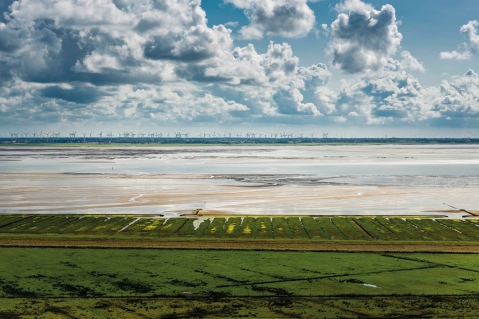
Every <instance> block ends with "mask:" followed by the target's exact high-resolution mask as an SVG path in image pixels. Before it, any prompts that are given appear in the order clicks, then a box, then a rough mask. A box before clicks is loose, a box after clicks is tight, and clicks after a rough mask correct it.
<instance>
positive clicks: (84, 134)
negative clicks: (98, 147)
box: [82, 133, 88, 143]
mask: <svg viewBox="0 0 479 319" xmlns="http://www.w3.org/2000/svg"><path fill="white" fill-rule="evenodd" d="M82 134H83V143H85V137H86V135H87V134H88V133H82Z"/></svg>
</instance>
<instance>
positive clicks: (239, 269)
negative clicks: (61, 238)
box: [0, 248, 479, 319]
mask: <svg viewBox="0 0 479 319" xmlns="http://www.w3.org/2000/svg"><path fill="white" fill-rule="evenodd" d="M0 256H2V258H1V260H0V318H15V319H16V318H32V319H33V318H42V319H46V318H233V317H234V318H239V317H245V318H254V317H257V318H408V317H409V318H417V317H420V318H477V317H479V307H478V306H477V298H478V296H479V286H478V285H477V282H478V281H479V255H476V254H430V253H429V254H426V253H389V254H386V253H382V254H379V253H345V252H271V251H233V250H232V251H211V250H164V249H163V250H145V249H141V250H138V249H72V248H0Z"/></svg>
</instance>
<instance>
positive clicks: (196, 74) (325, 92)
mask: <svg viewBox="0 0 479 319" xmlns="http://www.w3.org/2000/svg"><path fill="white" fill-rule="evenodd" d="M226 2H228V3H230V4H231V5H233V6H235V7H237V8H240V9H242V10H244V12H245V14H246V16H247V18H248V21H249V24H247V25H243V26H238V27H240V28H239V31H238V33H235V32H233V31H232V29H230V28H229V27H228V26H226V25H221V24H220V25H212V26H211V25H209V24H208V20H207V15H206V12H205V11H204V10H203V8H202V6H201V2H200V1H199V0H168V1H165V0H138V1H135V2H134V3H133V2H131V1H123V0H97V1H91V0H76V1H73V0H44V1H34V0H18V1H11V2H8V3H7V4H6V5H5V3H4V2H2V4H3V6H0V9H2V10H4V13H3V19H2V20H0V122H1V123H4V124H5V123H9V124H11V123H16V124H18V125H21V124H23V125H26V124H33V123H37V124H38V123H39V124H49V123H50V124H52V125H53V124H55V123H71V124H72V125H74V124H81V123H92V122H95V123H107V122H110V123H111V122H117V121H123V122H127V123H128V122H129V123H135V122H136V121H139V120H147V121H150V122H151V123H170V124H171V123H187V124H191V123H193V124H195V123H203V124H204V123H212V124H211V125H218V124H225V125H234V124H241V123H251V122H255V123H285V124H320V125H325V124H326V125H328V124H334V125H358V126H361V125H402V124H405V123H406V124H407V123H409V124H411V123H423V122H426V123H428V125H442V124H441V123H445V122H446V121H449V122H454V123H455V125H458V126H460V125H469V124H471V123H472V124H474V123H475V124H477V118H478V115H479V99H478V98H479V79H478V75H477V73H475V71H473V70H469V71H467V72H466V73H465V74H464V75H461V76H454V77H452V78H451V79H450V80H448V81H444V82H443V83H442V84H441V86H440V87H429V88H424V87H422V86H421V84H420V83H419V81H418V80H417V79H416V78H415V76H414V73H416V72H426V70H425V68H424V66H423V65H422V63H421V62H420V61H418V60H417V59H416V58H415V57H414V56H413V54H412V53H410V52H409V51H406V50H403V49H402V48H401V41H402V35H401V33H400V32H399V23H398V21H397V19H396V13H395V9H394V7H392V6H390V5H384V6H382V7H381V8H380V9H376V8H374V7H373V6H372V5H370V4H367V3H365V2H362V1H360V0H346V1H344V2H341V3H339V4H338V5H337V6H336V7H335V9H336V11H337V18H336V19H335V20H334V21H333V22H332V23H331V24H330V25H325V26H323V29H325V30H328V32H327V33H328V34H329V44H328V49H327V50H328V52H330V55H331V59H332V63H331V64H332V67H335V68H338V69H339V72H343V73H347V74H351V75H352V77H351V78H350V80H348V81H343V84H342V87H341V89H340V91H339V92H334V91H332V90H331V89H330V88H329V87H328V82H329V81H330V79H331V77H332V73H331V71H330V70H328V66H327V61H323V62H326V63H321V61H318V62H317V63H315V64H313V65H309V66H304V65H301V63H300V60H299V58H298V57H297V55H296V54H295V53H294V50H293V47H292V46H291V45H290V44H289V43H288V42H287V41H288V39H289V38H297V37H304V36H306V35H307V34H308V33H309V32H311V30H312V29H313V28H314V26H315V23H316V20H315V17H314V13H313V11H312V10H311V8H309V6H308V4H307V2H306V0H281V1H272V0H271V1H270V0H268V1H256V0H227V1H226ZM230 25H231V24H230ZM476 28H477V22H469V24H467V25H465V26H463V28H461V32H462V33H463V34H465V35H466V37H467V39H468V50H469V51H468V52H470V54H475V53H476V52H477V49H478V47H477V33H476ZM265 36H274V37H282V38H285V39H284V41H276V42H273V41H270V42H269V44H268V45H267V47H266V49H265V50H264V51H263V52H258V51H257V49H256V47H255V46H254V45H253V44H247V45H245V46H237V45H235V38H237V37H241V38H243V39H255V38H261V37H265ZM451 54H454V53H451ZM461 54H462V53H461Z"/></svg>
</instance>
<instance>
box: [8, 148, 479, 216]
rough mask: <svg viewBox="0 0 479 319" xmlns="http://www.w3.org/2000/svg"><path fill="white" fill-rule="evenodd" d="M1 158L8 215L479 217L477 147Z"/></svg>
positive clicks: (23, 153) (119, 151) (60, 151)
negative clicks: (196, 214)
mask: <svg viewBox="0 0 479 319" xmlns="http://www.w3.org/2000/svg"><path fill="white" fill-rule="evenodd" d="M0 159H2V160H3V162H1V163H0V213H91V214H154V215H155V214H162V215H165V216H167V217H168V216H171V217H175V216H180V215H190V214H191V213H192V212H194V211H195V210H197V209H201V211H200V212H199V214H202V215H208V214H212V215H217V214H221V215H230V214H231V215H435V216H438V215H449V216H456V217H461V216H463V215H468V213H467V212H470V213H472V214H476V213H478V212H479V197H478V196H477V189H478V188H479V146H477V145H471V146H454V145H452V146H450V145H447V146H445V145H436V146H419V145H409V146H408V145H381V146H378V145H359V146H351V145H341V146H331V145H327V146H268V147H263V146H257V147H254V146H253V147H249V146H248V147H236V146H231V147H211V146H196V147H183V148H171V147H156V148H138V149H137V148H126V149H125V148H112V149H110V148H97V149H95V148H76V149H71V148H69V149H65V148H48V149H45V148H21V147H19V148H14V149H12V148H0ZM461 209H463V211H461ZM466 211H467V212H466Z"/></svg>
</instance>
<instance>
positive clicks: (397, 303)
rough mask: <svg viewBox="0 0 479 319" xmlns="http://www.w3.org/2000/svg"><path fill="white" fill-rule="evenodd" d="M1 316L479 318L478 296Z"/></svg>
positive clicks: (130, 303) (11, 305)
mask: <svg viewBox="0 0 479 319" xmlns="http://www.w3.org/2000/svg"><path fill="white" fill-rule="evenodd" d="M0 309H1V310H0V318H8V319H20V318H22V319H51V318H115V319H117V318H128V319H129V318H159V319H167V318H168V319H173V318H175V319H176V318H209V319H216V318H218V319H220V318H477V317H478V316H479V310H478V307H477V296H470V295H465V296H436V295H432V296H403V297H400V296H395V297H388V296H368V297H363V296H358V297H353V296H343V297H295V298H287V299H286V298H283V297H270V298H252V297H249V298H244V297H241V298H215V297H212V298H203V299H192V298H189V297H181V298H69V299H65V298H57V299H43V298H42V299H28V298H10V299H0Z"/></svg>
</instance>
